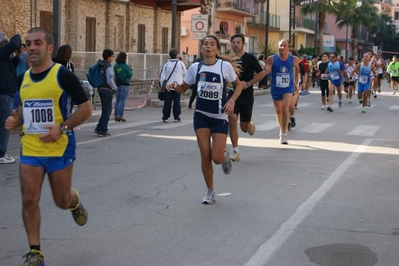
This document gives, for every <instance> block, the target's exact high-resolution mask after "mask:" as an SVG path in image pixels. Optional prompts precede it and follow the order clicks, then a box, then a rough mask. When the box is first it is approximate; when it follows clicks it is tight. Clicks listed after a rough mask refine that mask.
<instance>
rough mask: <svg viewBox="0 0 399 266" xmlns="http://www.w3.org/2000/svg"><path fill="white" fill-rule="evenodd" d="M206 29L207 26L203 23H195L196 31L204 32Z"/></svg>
mask: <svg viewBox="0 0 399 266" xmlns="http://www.w3.org/2000/svg"><path fill="white" fill-rule="evenodd" d="M204 27H205V24H204V23H203V22H202V21H198V22H196V23H195V29H197V30H198V31H201V30H203V29H204Z"/></svg>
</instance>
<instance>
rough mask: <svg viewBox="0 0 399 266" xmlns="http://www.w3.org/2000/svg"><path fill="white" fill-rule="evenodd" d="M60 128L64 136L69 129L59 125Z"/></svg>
mask: <svg viewBox="0 0 399 266" xmlns="http://www.w3.org/2000/svg"><path fill="white" fill-rule="evenodd" d="M60 127H61V132H62V134H66V133H67V132H68V131H69V128H68V126H67V125H63V124H61V125H60Z"/></svg>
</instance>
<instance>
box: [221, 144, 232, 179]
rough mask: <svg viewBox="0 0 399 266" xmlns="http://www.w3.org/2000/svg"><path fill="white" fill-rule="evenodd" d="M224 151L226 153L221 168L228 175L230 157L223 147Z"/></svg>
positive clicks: (230, 165) (230, 164)
mask: <svg viewBox="0 0 399 266" xmlns="http://www.w3.org/2000/svg"><path fill="white" fill-rule="evenodd" d="M224 152H225V153H226V159H225V160H224V162H223V163H222V168H223V172H224V173H225V174H226V175H228V174H230V172H231V167H232V163H231V158H230V153H229V150H228V149H225V150H224Z"/></svg>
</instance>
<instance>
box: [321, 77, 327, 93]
mask: <svg viewBox="0 0 399 266" xmlns="http://www.w3.org/2000/svg"><path fill="white" fill-rule="evenodd" d="M320 90H321V96H323V97H328V80H320Z"/></svg>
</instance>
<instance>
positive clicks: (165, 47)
mask: <svg viewBox="0 0 399 266" xmlns="http://www.w3.org/2000/svg"><path fill="white" fill-rule="evenodd" d="M168 32H169V30H168V28H166V27H162V43H161V53H163V54H167V53H168V35H169V33H168Z"/></svg>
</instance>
